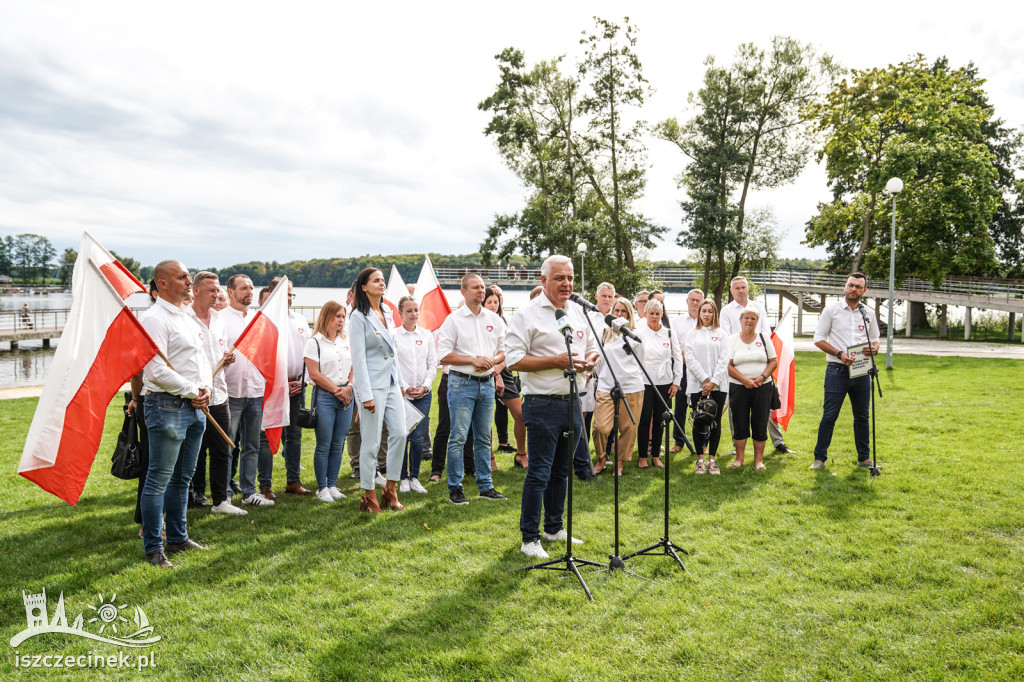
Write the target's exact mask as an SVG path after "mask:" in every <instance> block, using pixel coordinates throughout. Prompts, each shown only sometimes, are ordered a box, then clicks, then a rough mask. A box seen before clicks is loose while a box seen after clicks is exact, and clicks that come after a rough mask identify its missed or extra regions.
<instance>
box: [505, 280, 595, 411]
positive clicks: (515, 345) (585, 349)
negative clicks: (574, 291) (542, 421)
mask: <svg viewBox="0 0 1024 682" xmlns="http://www.w3.org/2000/svg"><path fill="white" fill-rule="evenodd" d="M565 312H566V314H567V315H568V316H569V324H570V326H571V327H572V337H571V338H572V341H571V345H570V347H571V348H572V352H573V353H575V354H576V355H578V356H579V359H580V360H583V359H584V358H585V357H587V356H588V355H590V354H591V353H597V352H598V347H597V343H598V341H597V339H596V338H594V335H593V334H591V333H590V325H588V324H587V321H586V319H585V318H584V317H583V310H582V309H581V308H580V307H579V306H578V305H575V304H566V306H565ZM565 352H566V348H565V337H564V336H562V332H561V331H559V329H558V325H557V324H556V322H555V304H554V303H552V302H551V301H550V300H549V299H548V297H547V294H545V293H544V292H541V293H540V295H539V296H537V298H535V299H533V300H532V301H530V302H529V303H527V304H526V305H525V306H523V307H522V308H520V309H519V310H517V311H516V314H515V315H513V316H512V321H511V322H510V323H509V326H508V333H507V334H506V335H505V362H506V363H507V364H508V366H509V367H511V366H513V365H515V364H516V363H518V362H519V361H520V360H522V359H523V358H525V357H526V356H527V355H532V356H535V357H554V356H556V355H563V354H564V353H565ZM581 374H582V373H577V374H576V387H577V388H578V389H579V390H580V391H582V390H583V386H582V381H581V379H582V378H583V377H582V376H581ZM519 378H520V379H521V380H522V382H523V395H529V394H538V395H567V394H568V393H569V380H568V379H567V378H566V377H564V376H562V370H560V369H545V370H541V371H538V372H521V373H520V375H519Z"/></svg>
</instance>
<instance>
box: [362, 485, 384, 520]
mask: <svg viewBox="0 0 1024 682" xmlns="http://www.w3.org/2000/svg"><path fill="white" fill-rule="evenodd" d="M359 511H368V512H370V513H371V514H380V505H379V504H378V503H377V489H376V488H374V489H373V490H367V491H365V492H364V493H363V497H362V498H361V499H360V500H359Z"/></svg>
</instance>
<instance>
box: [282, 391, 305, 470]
mask: <svg viewBox="0 0 1024 682" xmlns="http://www.w3.org/2000/svg"><path fill="white" fill-rule="evenodd" d="M305 395H306V385H305V384H303V385H302V391H301V392H299V393H296V394H295V395H293V396H290V397H289V400H290V401H291V404H290V405H289V406H288V409H289V414H290V415H291V420H290V421H289V422H288V426H286V427H284V431H283V432H282V433H281V447H282V448H284V470H285V482H286V483H299V482H300V477H299V472H300V471H301V470H302V427H301V426H299V425H298V422H297V420H298V418H299V408H300V407H302V405H303V404H304V403H305V399H304V396H305Z"/></svg>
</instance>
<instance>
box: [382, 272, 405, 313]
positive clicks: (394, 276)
mask: <svg viewBox="0 0 1024 682" xmlns="http://www.w3.org/2000/svg"><path fill="white" fill-rule="evenodd" d="M408 295H409V287H407V286H405V282H404V281H403V280H402V275H401V274H400V273H399V272H398V268H397V267H396V266H395V265H394V264H392V266H391V277H390V278H389V279H388V289H387V291H385V292H384V304H385V305H386V306H387V307H388V308H390V309H391V315H392V317H394V318H395V326H396V327H401V326H402V314H401V313H400V312H399V311H398V302H399V301H401V300H402V297H403V296H408Z"/></svg>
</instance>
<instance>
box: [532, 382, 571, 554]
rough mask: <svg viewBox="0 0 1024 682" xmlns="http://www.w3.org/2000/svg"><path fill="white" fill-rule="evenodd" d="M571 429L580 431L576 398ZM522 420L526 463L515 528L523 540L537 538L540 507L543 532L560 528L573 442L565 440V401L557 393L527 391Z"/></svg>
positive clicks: (566, 415)
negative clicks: (545, 393) (544, 393)
mask: <svg viewBox="0 0 1024 682" xmlns="http://www.w3.org/2000/svg"><path fill="white" fill-rule="evenodd" d="M574 416H575V419H574V420H573V423H574V425H573V432H574V433H575V436H576V438H580V437H582V435H583V415H582V413H581V412H580V405H579V402H578V401H577V403H576V405H575V407H574ZM523 423H524V424H526V444H527V449H528V451H529V453H530V466H529V467H527V469H526V480H525V481H524V482H523V501H522V510H521V512H520V515H519V530H520V531H522V534H523V542H533V541H534V540H538V539H540V530H539V528H540V512H541V506H542V505H543V508H544V532H545V533H557V532H558V531H560V530H562V512H563V511H564V510H565V491H566V488H567V487H568V483H569V472H570V463H569V460H570V458H571V457H572V454H571V453H572V452H573V451H574V450H575V449H576V444H575V443H572V444H570V443H569V437H568V435H567V433H568V431H569V401H568V400H562V399H561V398H560V397H558V396H546V395H527V396H526V397H525V398H524V399H523Z"/></svg>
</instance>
